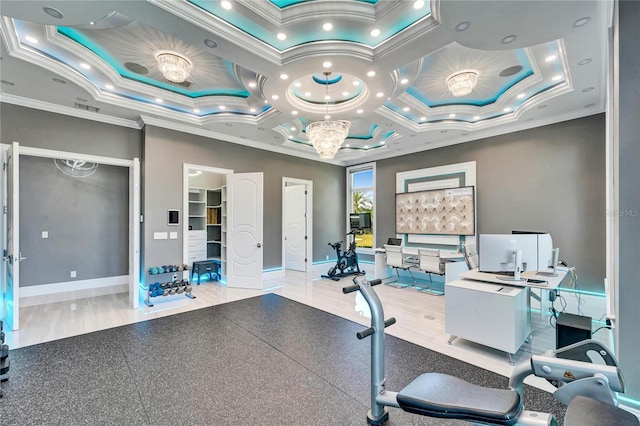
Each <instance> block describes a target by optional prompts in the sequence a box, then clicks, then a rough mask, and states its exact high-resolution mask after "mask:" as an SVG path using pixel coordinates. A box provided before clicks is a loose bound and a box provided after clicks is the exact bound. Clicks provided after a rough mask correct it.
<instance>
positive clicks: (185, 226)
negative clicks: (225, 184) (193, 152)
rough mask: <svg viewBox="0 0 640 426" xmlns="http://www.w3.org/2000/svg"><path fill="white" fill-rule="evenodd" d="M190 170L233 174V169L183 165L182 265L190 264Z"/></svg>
mask: <svg viewBox="0 0 640 426" xmlns="http://www.w3.org/2000/svg"><path fill="white" fill-rule="evenodd" d="M189 170H202V171H203V172H207V173H217V174H219V175H230V174H233V170H231V169H220V168H218V167H208V166H200V165H197V164H189V163H183V164H182V263H184V264H188V263H189V238H187V236H188V235H189ZM189 266H191V265H189Z"/></svg>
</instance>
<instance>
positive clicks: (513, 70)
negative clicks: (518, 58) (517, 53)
mask: <svg viewBox="0 0 640 426" xmlns="http://www.w3.org/2000/svg"><path fill="white" fill-rule="evenodd" d="M520 71H522V65H513V66H510V67H507V68H505V69H503V70H502V71H500V73H499V74H498V75H499V76H500V77H509V76H512V75H515V74H518V73H519V72H520Z"/></svg>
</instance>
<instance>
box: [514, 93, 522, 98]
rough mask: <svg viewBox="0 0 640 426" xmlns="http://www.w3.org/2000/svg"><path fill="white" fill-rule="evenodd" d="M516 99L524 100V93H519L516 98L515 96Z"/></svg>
mask: <svg viewBox="0 0 640 426" xmlns="http://www.w3.org/2000/svg"><path fill="white" fill-rule="evenodd" d="M516 97H517V98H518V99H523V98H524V93H520V94H519V95H518V96H516Z"/></svg>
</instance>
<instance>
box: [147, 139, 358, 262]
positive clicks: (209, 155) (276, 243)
mask: <svg viewBox="0 0 640 426" xmlns="http://www.w3.org/2000/svg"><path fill="white" fill-rule="evenodd" d="M144 133H145V136H144V160H143V165H142V168H143V170H144V177H145V182H144V201H143V205H144V215H145V220H144V246H145V254H144V264H145V267H146V268H148V267H151V266H154V265H165V264H170V263H177V262H180V261H181V259H182V247H183V246H182V238H183V237H184V236H183V235H182V228H180V230H179V238H178V239H177V240H154V239H153V233H154V232H170V231H176V229H175V227H168V226H167V223H166V222H167V221H166V216H167V209H176V208H177V209H180V210H182V188H183V183H182V179H183V171H182V169H183V164H184V163H189V164H197V165H202V166H208V167H218V168H224V169H231V170H233V171H234V172H236V173H242V172H263V173H264V248H265V250H264V268H273V267H280V266H281V263H282V178H283V177H292V178H298V179H307V180H310V181H313V221H314V222H313V243H314V244H313V245H314V247H313V260H314V261H316V260H324V259H325V256H326V255H330V256H331V258H333V257H334V254H333V253H331V248H330V247H329V246H328V245H327V243H328V242H330V241H337V240H342V239H344V235H343V234H344V228H345V216H344V212H345V197H344V193H345V192H344V191H345V184H346V183H345V172H344V167H340V166H334V165H330V164H324V163H319V162H317V161H311V160H305V159H301V158H297V157H291V156H288V155H282V154H277V153H273V152H269V151H263V150H260V149H254V148H249V147H245V146H241V145H238V144H233V143H228V142H222V141H218V140H214V139H209V138H205V137H201V136H195V135H190V134H185V133H180V132H176V131H172V130H166V129H161V128H157V127H153V126H147V127H145V132H144ZM181 216H182V217H184V212H183V214H182V215H181ZM169 228H173V229H169Z"/></svg>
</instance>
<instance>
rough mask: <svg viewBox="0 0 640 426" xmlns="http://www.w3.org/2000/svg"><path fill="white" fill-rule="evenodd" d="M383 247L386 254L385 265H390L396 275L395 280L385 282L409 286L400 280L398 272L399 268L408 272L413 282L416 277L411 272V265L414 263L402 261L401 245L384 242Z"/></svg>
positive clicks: (397, 286) (390, 284)
mask: <svg viewBox="0 0 640 426" xmlns="http://www.w3.org/2000/svg"><path fill="white" fill-rule="evenodd" d="M384 249H385V252H386V254H387V266H390V267H392V268H393V269H395V271H396V275H397V277H398V279H397V280H396V281H393V282H389V283H386V284H387V285H389V286H391V287H396V288H405V287H409V284H403V283H401V282H400V272H399V270H400V269H402V270H404V271H407V272H409V275H411V279H412V280H413V282H414V283H415V282H416V279H415V278H414V277H413V274H412V273H411V267H412V266H414V265H413V264H411V263H406V262H405V261H404V255H403V253H402V246H390V245H388V244H385V245H384Z"/></svg>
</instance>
